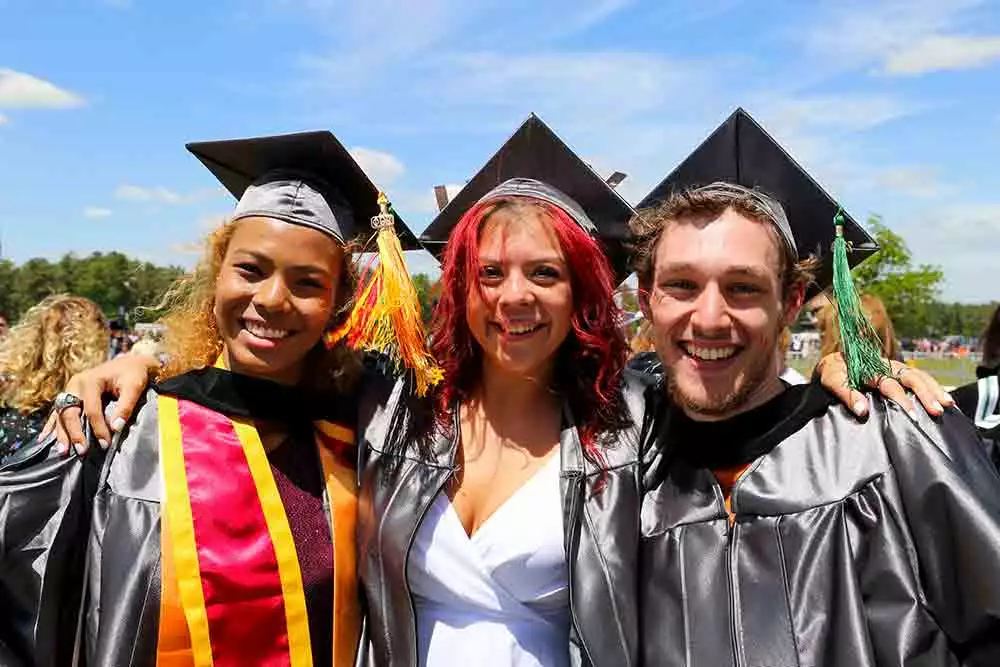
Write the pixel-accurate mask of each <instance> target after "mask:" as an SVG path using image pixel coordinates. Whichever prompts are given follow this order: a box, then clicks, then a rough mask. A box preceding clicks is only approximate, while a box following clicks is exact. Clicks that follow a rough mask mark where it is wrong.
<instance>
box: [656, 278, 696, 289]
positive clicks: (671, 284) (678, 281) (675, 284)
mask: <svg viewBox="0 0 1000 667" xmlns="http://www.w3.org/2000/svg"><path fill="white" fill-rule="evenodd" d="M660 289H664V290H668V291H692V290H696V289H698V285H697V283H695V282H694V281H693V280H688V279H687V278H671V279H668V280H665V281H663V282H662V283H660Z"/></svg>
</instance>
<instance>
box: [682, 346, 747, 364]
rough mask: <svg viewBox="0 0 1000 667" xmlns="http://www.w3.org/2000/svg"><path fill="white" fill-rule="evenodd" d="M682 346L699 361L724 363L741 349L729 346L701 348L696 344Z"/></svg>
mask: <svg viewBox="0 0 1000 667" xmlns="http://www.w3.org/2000/svg"><path fill="white" fill-rule="evenodd" d="M680 346H681V349H683V350H684V352H686V353H687V354H688V355H689V356H691V357H694V358H695V359H698V360H699V361H723V360H726V359H730V358H731V357H733V356H734V355H735V354H736V353H737V352H739V348H737V347H736V346H735V345H728V346H726V347H701V346H699V345H695V344H694V343H680Z"/></svg>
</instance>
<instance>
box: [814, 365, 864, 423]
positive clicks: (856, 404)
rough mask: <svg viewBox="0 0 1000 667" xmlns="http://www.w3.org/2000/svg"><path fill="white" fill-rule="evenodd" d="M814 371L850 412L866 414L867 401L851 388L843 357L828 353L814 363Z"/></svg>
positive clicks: (859, 414) (858, 414)
mask: <svg viewBox="0 0 1000 667" xmlns="http://www.w3.org/2000/svg"><path fill="white" fill-rule="evenodd" d="M815 372H817V373H819V379H820V382H822V383H823V386H824V387H826V388H827V389H828V390H829V391H830V392H831V393H832V394H833V395H834V396H836V397H837V399H838V400H839V401H840V402H841V403H843V404H844V405H846V406H847V407H848V408H850V410H851V412H853V413H854V414H856V415H857V416H858V417H864V416H865V415H867V414H868V401H867V400H865V397H864V394H862V393H861V392H859V391H855V390H853V389H851V385H850V382H849V381H848V377H847V364H846V363H844V358H843V357H841V356H840V355H839V354H829V355H827V356H825V357H823V359H821V360H820V362H819V363H818V364H817V365H816V371H815Z"/></svg>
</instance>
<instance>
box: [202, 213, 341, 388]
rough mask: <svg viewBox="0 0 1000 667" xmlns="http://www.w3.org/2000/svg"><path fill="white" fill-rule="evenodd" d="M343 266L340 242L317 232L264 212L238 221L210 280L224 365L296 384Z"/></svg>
mask: <svg viewBox="0 0 1000 667" xmlns="http://www.w3.org/2000/svg"><path fill="white" fill-rule="evenodd" d="M342 265H343V250H342V248H341V247H340V245H339V244H338V243H337V242H336V241H335V240H334V239H333V238H332V237H330V236H328V235H326V234H323V233H322V232H319V231H317V230H315V229H310V228H308V227H303V226H300V225H291V224H288V223H286V222H281V221H279V220H273V219H270V218H263V217H258V218H246V219H244V220H242V221H240V223H239V226H238V227H237V229H236V231H235V232H234V234H233V237H232V239H231V240H230V242H229V247H228V249H227V250H226V256H225V259H224V260H223V262H222V267H221V269H220V271H219V276H218V278H217V281H216V286H215V307H214V312H215V320H216V323H217V324H218V327H219V334H220V336H221V337H222V343H223V346H224V348H225V351H226V360H227V362H228V364H229V368H231V369H232V370H233V371H234V372H237V373H243V374H245V375H254V376H256V377H263V378H267V379H270V380H274V381H275V382H279V383H282V384H287V385H294V384H296V383H297V382H298V381H299V379H300V378H301V376H302V365H303V363H304V360H305V357H306V355H307V354H308V353H309V351H310V350H312V348H313V347H315V346H316V344H317V342H319V340H320V337H321V336H322V335H323V332H324V330H325V329H326V327H327V324H328V323H329V321H330V314H331V312H332V311H333V307H334V303H335V299H336V295H337V284H338V282H339V277H340V271H341V268H342ZM255 332H256V333H257V334H261V333H263V334H264V335H255ZM267 332H271V333H278V332H281V336H283V337H280V338H275V337H273V336H271V335H269V334H268V333H267Z"/></svg>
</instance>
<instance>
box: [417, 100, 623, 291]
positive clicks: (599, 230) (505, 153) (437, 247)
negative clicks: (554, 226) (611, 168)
mask: <svg viewBox="0 0 1000 667" xmlns="http://www.w3.org/2000/svg"><path fill="white" fill-rule="evenodd" d="M505 196H522V197H533V198H535V199H541V200H543V201H547V202H549V203H552V204H555V205H556V206H558V207H559V208H561V209H562V210H564V211H565V212H566V213H567V214H568V215H569V216H570V217H571V218H572V219H573V220H574V221H576V223H577V224H579V225H580V226H581V227H583V228H584V229H585V230H586V231H587V232H589V233H590V234H592V235H593V236H595V237H597V238H599V239H600V240H601V241H602V242H603V245H604V249H605V251H606V254H607V256H608V259H609V260H610V262H611V265H612V267H613V268H614V271H615V276H616V278H617V280H618V281H619V282H620V281H622V280H624V279H625V278H626V277H627V276H628V274H629V273H630V271H629V270H628V251H627V250H626V248H625V242H626V241H627V239H628V222H629V220H630V219H631V218H632V216H633V215H635V210H634V209H633V208H632V207H631V206H629V204H628V203H627V202H626V201H625V200H624V199H622V198H621V197H620V196H619V195H618V193H617V192H615V190H614V189H613V188H612V187H611V186H610V185H608V184H607V183H606V182H605V181H604V179H602V178H601V177H600V176H598V175H597V173H596V172H594V170H593V169H591V168H590V166H589V165H588V164H587V163H585V162H584V161H583V160H581V159H580V157H579V156H577V154H576V153H574V152H573V151H572V150H571V149H570V148H569V147H568V146H567V145H566V144H565V143H563V141H562V140H561V139H559V137H557V136H556V134H555V133H554V132H553V131H552V130H550V129H549V127H548V126H547V125H546V124H545V123H543V122H542V121H541V119H539V118H538V116H536V115H534V114H531V115H530V116H528V119H527V120H526V121H524V123H523V124H522V125H521V127H520V128H518V130H517V132H515V133H514V134H513V136H511V137H510V139H508V140H507V141H506V143H504V145H503V146H502V147H501V148H500V150H499V151H497V153H496V155H494V156H493V157H492V158H490V160H489V161H488V162H487V163H486V164H485V165H484V166H483V168H482V169H480V170H479V172H478V173H477V174H476V175H475V176H473V177H472V180H470V181H469V182H468V183H467V184H466V185H465V187H463V188H462V190H461V191H460V192H459V193H458V194H457V195H455V198H454V199H452V200H451V201H450V202H448V203H447V205H446V206H444V208H443V210H442V211H441V212H440V213H439V214H438V216H437V218H435V219H434V220H433V221H432V222H431V224H430V225H428V227H427V229H426V230H425V231H424V233H423V234H422V235H421V237H420V241H421V242H422V243H423V244H424V247H425V248H426V249H427V250H428V251H430V252H431V253H432V254H433V255H435V256H436V257H438V258H439V259H440V257H441V255H442V254H443V253H444V247H445V244H446V243H447V240H448V236H449V235H450V234H451V231H452V229H454V227H455V225H457V224H458V221H459V220H460V219H461V218H462V216H463V215H464V214H465V213H466V211H468V210H469V209H470V208H472V207H473V206H474V205H475V204H476V203H478V202H480V201H484V200H487V199H494V198H499V197H505Z"/></svg>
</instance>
